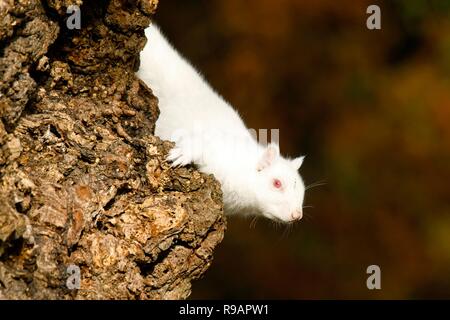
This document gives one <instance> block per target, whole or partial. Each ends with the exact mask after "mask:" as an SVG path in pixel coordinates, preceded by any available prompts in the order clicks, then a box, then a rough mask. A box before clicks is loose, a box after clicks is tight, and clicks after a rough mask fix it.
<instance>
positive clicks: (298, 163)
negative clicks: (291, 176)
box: [292, 156, 305, 170]
mask: <svg viewBox="0 0 450 320" xmlns="http://www.w3.org/2000/svg"><path fill="white" fill-rule="evenodd" d="M304 159H305V156H302V157H297V158H295V159H293V160H292V165H293V166H294V168H295V169H297V170H298V169H300V167H301V166H302V163H303V160H304Z"/></svg>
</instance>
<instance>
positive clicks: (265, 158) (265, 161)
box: [256, 143, 280, 171]
mask: <svg viewBox="0 0 450 320" xmlns="http://www.w3.org/2000/svg"><path fill="white" fill-rule="evenodd" d="M279 154H280V147H279V146H278V145H277V144H274V143H269V145H268V146H267V148H266V150H264V152H263V154H262V157H261V159H259V162H258V166H257V168H256V169H257V170H258V171H261V170H263V169H265V168H267V167H269V166H270V165H271V164H272V163H273V161H274V160H275V158H276V157H278V155H279Z"/></svg>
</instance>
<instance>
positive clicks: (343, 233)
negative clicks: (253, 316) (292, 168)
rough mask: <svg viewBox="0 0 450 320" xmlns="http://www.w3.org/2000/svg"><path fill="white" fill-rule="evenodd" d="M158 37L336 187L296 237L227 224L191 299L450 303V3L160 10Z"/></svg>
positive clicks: (249, 3)
mask: <svg viewBox="0 0 450 320" xmlns="http://www.w3.org/2000/svg"><path fill="white" fill-rule="evenodd" d="M371 4H377V5H379V6H380V8H381V26H382V29H381V30H373V31H371V30H368V29H367V28H366V19H367V18H368V16H369V15H368V14H366V9H367V7H368V6H369V5H371ZM156 21H157V22H158V24H159V25H160V26H161V29H162V30H163V31H164V32H165V33H166V35H167V36H168V38H169V39H170V41H171V42H172V43H173V44H174V45H175V47H176V48H177V49H178V50H179V51H181V52H182V53H183V54H184V55H185V56H186V57H187V58H188V59H189V60H190V61H191V62H192V63H193V64H194V65H195V66H196V67H197V68H198V69H199V70H200V71H201V72H202V73H203V74H204V75H205V77H206V78H207V79H208V81H209V82H210V83H211V84H212V86H213V87H214V88H215V89H217V91H219V92H220V93H221V94H222V95H223V96H224V97H225V98H226V99H227V100H228V101H229V102H230V103H231V104H232V105H233V106H234V107H235V108H236V109H238V110H239V112H240V113H241V115H242V116H243V118H244V120H245V121H246V123H247V125H248V127H250V128H255V129H256V128H268V129H270V128H279V129H280V145H281V151H282V153H284V154H286V155H290V156H295V155H299V154H306V155H307V158H306V160H305V162H304V164H303V166H302V168H301V170H300V171H301V174H302V176H303V177H304V179H305V182H306V184H311V183H314V182H317V181H324V182H325V183H326V185H323V186H318V187H315V188H311V189H310V190H308V191H307V193H306V199H305V205H310V206H313V208H307V209H306V217H304V219H303V220H302V221H301V222H300V223H299V224H297V225H295V226H294V227H293V228H292V229H291V230H286V228H285V227H284V226H278V227H277V226H275V225H274V224H272V223H271V222H270V221H266V220H263V219H260V220H258V221H257V223H256V226H254V227H253V226H251V219H245V218H238V217H232V218H230V219H228V230H227V233H226V235H225V239H224V241H223V242H222V244H221V245H220V247H219V248H218V249H217V250H216V252H215V260H214V263H213V265H212V266H211V268H210V269H209V271H208V272H207V273H206V276H205V277H204V278H203V279H201V280H199V281H197V282H196V283H194V286H193V294H192V296H191V298H193V299H196V298H205V299H210V298H211V299H216V298H236V299H240V298H249V299H250V298H262V299H265V298H267V299H305V298H309V299H323V298H343V299H350V298H353V299H360V298H369V299H382V298H394V299H397V298H414V299H415V298H450V186H449V184H450V1H447V0H436V1H432V0H429V1H426V0H404V1H396V0H386V1H375V0H368V1H366V0H358V1H354V0H341V1H335V0H315V1H309V0H308V1H307V0H278V1H273V0H246V1H242V0H178V1H176V0H162V1H160V5H159V9H158V12H157V14H156ZM372 264H376V265H379V266H380V268H381V290H368V289H367V287H366V279H367V277H368V275H367V274H366V268H367V267H368V266H369V265H372Z"/></svg>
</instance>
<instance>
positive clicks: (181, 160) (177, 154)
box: [167, 146, 192, 167]
mask: <svg viewBox="0 0 450 320" xmlns="http://www.w3.org/2000/svg"><path fill="white" fill-rule="evenodd" d="M167 161H169V162H171V166H172V167H183V166H185V165H187V164H189V163H191V162H192V157H191V156H189V153H188V152H185V151H184V150H183V149H182V148H180V147H178V146H175V147H173V148H172V149H171V150H170V151H169V155H168V156H167Z"/></svg>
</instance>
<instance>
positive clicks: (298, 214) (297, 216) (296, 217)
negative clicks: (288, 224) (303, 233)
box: [291, 209, 303, 220]
mask: <svg viewBox="0 0 450 320" xmlns="http://www.w3.org/2000/svg"><path fill="white" fill-rule="evenodd" d="M291 217H292V220H300V219H301V218H302V217H303V212H302V209H299V210H295V211H294V212H292V214H291Z"/></svg>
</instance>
